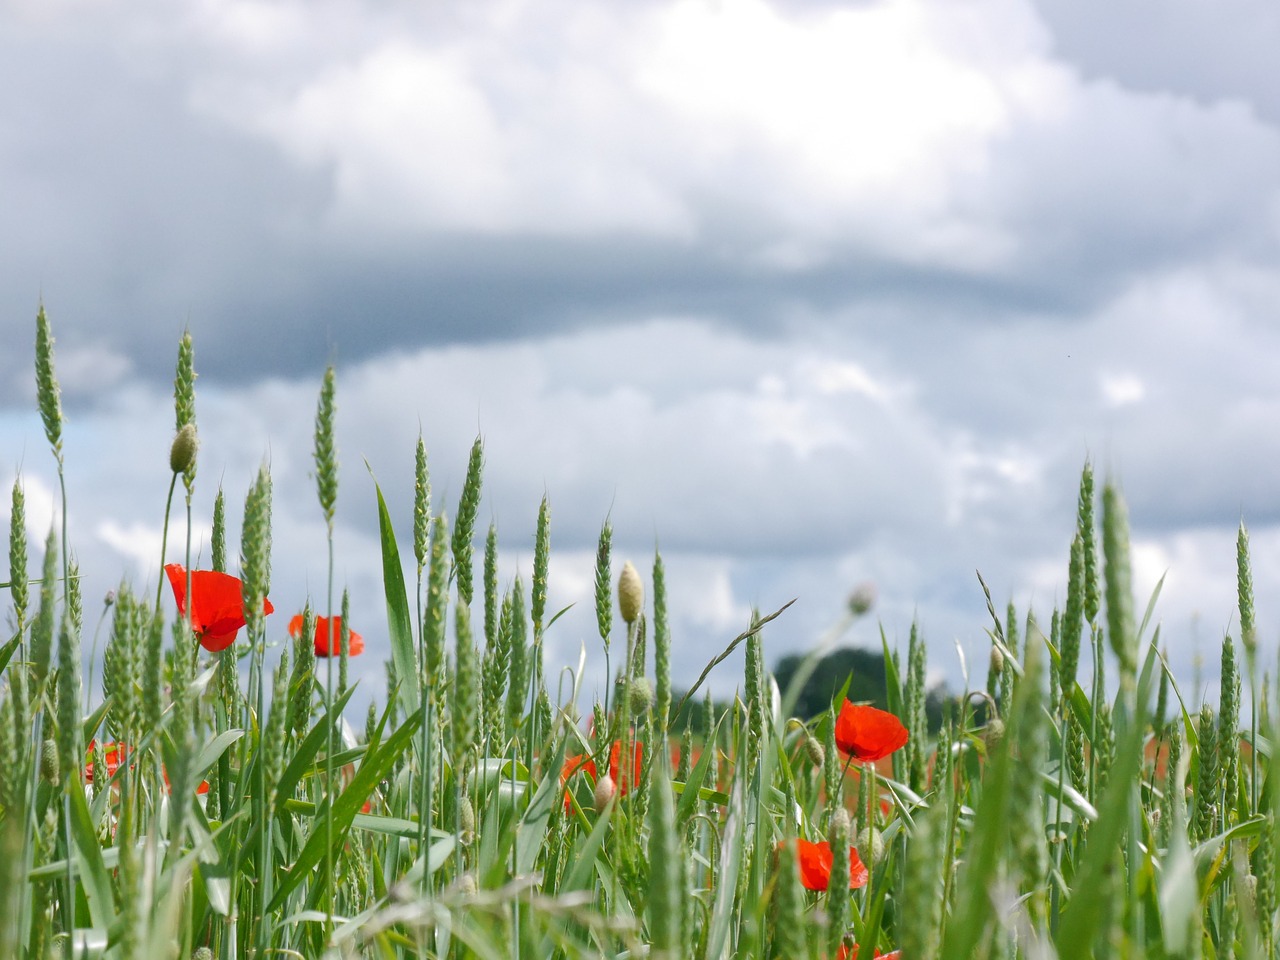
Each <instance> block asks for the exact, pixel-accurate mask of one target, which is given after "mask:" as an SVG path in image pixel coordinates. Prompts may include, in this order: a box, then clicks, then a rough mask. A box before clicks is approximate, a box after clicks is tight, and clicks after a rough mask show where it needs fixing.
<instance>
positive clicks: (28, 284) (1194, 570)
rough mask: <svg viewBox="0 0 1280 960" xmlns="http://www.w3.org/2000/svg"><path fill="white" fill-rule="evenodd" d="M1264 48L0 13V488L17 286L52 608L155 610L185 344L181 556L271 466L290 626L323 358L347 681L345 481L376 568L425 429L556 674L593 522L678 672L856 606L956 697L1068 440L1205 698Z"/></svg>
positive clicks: (1254, 36) (1266, 244)
mask: <svg viewBox="0 0 1280 960" xmlns="http://www.w3.org/2000/svg"><path fill="white" fill-rule="evenodd" d="M1277 48H1280V8H1277V7H1276V6H1275V5H1274V4H1272V3H1270V2H1269V0H1215V2H1213V3H1209V2H1207V0H1166V2H1162V3H1160V4H1155V3H1152V2H1151V0H1107V2H1102V0H854V2H843V3H837V2H826V0H774V2H767V0H718V2H716V0H655V2H646V3H631V2H625V3H624V2H610V0H602V2H598V3H592V4H582V3H578V2H567V0H537V2H530V0H526V2H520V0H471V2H468V3H465V4H449V3H441V4H422V3H418V2H401V0H378V2H372V0H305V2H303V0H182V2H177V3H175V2H171V0H129V2H127V3H126V2H124V0H38V2H37V0H0V91H3V93H0V209H3V210H4V211H5V215H4V217H3V218H2V219H0V324H3V337H4V343H5V349H4V350H3V352H0V450H2V451H3V453H2V454H0V483H3V484H5V485H6V487H7V486H9V485H10V484H12V482H13V481H14V478H15V477H18V476H20V478H21V482H22V484H23V487H24V490H25V493H26V497H27V503H28V531H29V534H30V536H31V538H32V540H33V543H34V544H39V543H41V542H42V541H43V538H44V536H45V535H46V533H47V531H48V529H49V525H50V523H51V520H52V518H53V516H54V512H55V507H54V504H55V498H54V496H53V491H54V490H55V489H56V483H57V481H56V473H55V471H54V466H53V461H52V458H51V456H50V455H49V452H48V450H47V447H46V444H45V442H44V440H43V436H42V433H41V427H40V421H39V418H38V416H37V415H36V414H35V412H34V378H33V376H32V372H31V371H32V353H33V351H32V344H33V340H34V318H35V314H36V310H37V308H38V306H39V305H40V304H41V303H43V304H44V307H45V309H46V310H47V312H48V315H49V317H50V319H51V321H52V323H53V326H54V330H55V335H56V336H57V372H58V376H59V379H60V382H61V385H62V388H63V401H64V404H65V408H66V413H67V421H68V422H67V436H66V441H65V453H66V466H67V482H68V498H69V504H70V506H69V510H68V523H69V539H70V540H71V543H72V547H73V550H74V552H75V553H76V555H77V556H78V558H79V561H80V565H81V568H82V570H83V571H84V575H85V578H86V579H85V583H86V596H87V598H88V599H87V602H86V610H87V616H86V620H87V624H86V634H89V632H90V631H92V630H95V629H96V628H97V623H98V618H99V615H100V614H101V612H102V609H103V608H102V605H101V601H100V600H99V599H98V598H99V597H101V596H102V595H103V594H105V592H106V590H107V589H109V588H111V587H112V586H114V585H116V584H117V583H118V582H119V581H120V580H121V579H122V578H125V579H128V580H130V581H131V582H133V583H134V584H135V585H137V586H139V587H140V588H142V587H148V585H149V586H150V588H154V584H155V582H156V575H157V570H158V567H159V562H158V561H159V556H160V534H161V524H162V520H163V513H164V498H165V492H166V490H167V487H168V481H169V475H168V469H167V454H168V446H169V441H170V439H171V437H172V432H173V429H174V422H173V410H172V401H171V395H172V380H173V374H174V363H175V359H176V354H177V344H178V339H179V337H180V336H181V334H182V331H183V330H184V329H187V328H189V329H190V330H191V332H192V334H193V336H194V338H195V357H196V367H197V371H198V373H199V381H198V384H197V387H198V394H197V418H198V423H199V429H200V437H201V451H200V465H199V477H198V481H197V487H196V494H195V498H194V501H193V529H194V532H195V538H196V543H197V548H196V549H197V553H198V554H201V555H202V557H203V558H204V559H205V560H206V561H207V557H208V548H207V545H205V546H203V547H202V546H200V544H201V543H202V542H206V541H202V538H207V532H208V529H209V524H210V518H211V513H212V502H213V497H214V494H215V493H216V490H217V488H218V485H219V484H221V486H222V488H223V489H224V490H225V492H226V495H227V498H228V502H229V504H230V505H231V508H230V510H229V513H230V514H231V515H232V527H233V530H232V533H233V542H234V535H235V532H236V528H238V518H239V516H240V514H241V510H242V506H241V505H242V504H243V497H244V493H245V492H246V491H247V489H248V485H249V483H250V482H251V480H252V477H253V476H254V474H255V472H256V471H257V469H258V467H259V466H260V465H261V464H262V463H264V462H267V463H269V465H270V469H271V472H272V477H273V481H274V491H275V500H274V538H273V575H272V598H273V601H274V602H275V604H276V607H277V608H278V609H282V610H285V611H292V610H297V609H300V608H301V606H302V604H303V603H304V602H305V601H306V599H307V598H308V596H310V597H311V599H312V600H313V601H314V602H317V603H321V604H323V602H324V598H323V592H324V584H325V579H326V569H327V567H326V563H325V526H324V521H323V518H322V516H321V513H320V508H319V505H318V503H317V500H316V496H315V491H314V481H313V478H312V476H311V470H312V465H311V436H312V424H313V418H314V412H315V403H316V397H317V395H318V391H319V386H320V381H321V377H322V374H323V371H324V369H325V367H326V365H327V364H329V363H333V364H335V365H336V368H337V371H338V385H337V396H338V419H337V439H338V449H339V457H340V460H341V464H342V473H341V480H340V491H339V499H338V516H337V526H336V531H335V544H336V556H337V560H336V575H337V580H338V583H339V585H340V586H343V585H345V586H346V587H347V588H349V589H350V591H351V593H352V610H353V614H352V619H353V626H354V627H355V629H356V630H357V631H359V632H361V633H363V634H364V636H365V638H366V643H367V644H368V647H369V652H370V655H368V656H366V657H365V658H364V660H363V661H362V663H361V664H360V670H359V671H358V672H359V673H360V675H361V676H362V682H363V683H364V684H365V686H366V687H367V688H368V689H369V690H370V691H371V692H372V693H374V695H377V696H379V698H381V695H380V691H379V690H378V685H379V684H380V682H381V681H380V680H379V679H378V674H379V673H380V670H381V657H380V656H379V651H380V650H381V651H384V652H385V636H386V620H385V611H384V606H383V600H382V593H381V589H382V588H381V577H380V568H379V547H378V541H377V520H376V502H375V495H374V485H373V483H374V481H373V477H376V479H377V482H378V483H380V484H381V486H382V489H383V491H384V492H385V494H386V496H387V500H388V503H389V506H390V508H391V510H392V512H393V514H394V515H395V517H396V519H397V527H398V530H399V532H400V537H401V541H402V550H403V552H404V553H405V554H406V556H411V551H410V550H409V549H408V543H409V535H410V533H409V531H410V518H411V509H412V476H413V454H414V445H415V443H416V440H417V437H418V436H419V433H420V432H421V435H422V437H423V439H424V442H425V444H426V446H427V450H428V455H429V460H430V466H431V476H432V485H433V505H434V506H435V508H436V509H444V510H446V511H447V512H448V513H449V514H450V515H451V516H452V515H454V514H455V513H456V508H457V498H458V495H459V493H460V491H461V486H462V477H463V474H464V471H465V466H466V459H467V451H468V449H469V447H470V445H471V442H472V441H473V440H474V438H475V437H476V436H477V435H481V436H483V439H484V445H485V457H486V473H485V481H484V499H483V502H482V504H481V507H480V516H479V525H480V528H481V531H483V529H484V528H486V527H487V525H488V524H489V522H490V521H492V522H494V523H496V525H497V528H498V532H499V543H500V550H501V556H502V564H501V571H502V578H503V582H504V583H506V582H509V581H510V580H511V578H513V577H515V576H517V575H520V576H522V577H523V578H524V580H525V582H527V581H528V579H529V575H530V567H531V560H532V544H533V531H534V523H535V518H536V513H537V509H538V504H539V502H540V500H541V498H542V496H543V495H544V494H545V495H546V496H547V497H548V498H549V502H550V505H551V515H552V525H551V530H552V551H553V552H552V566H551V582H550V589H551V605H552V607H553V608H555V609H559V608H560V607H563V606H567V605H569V604H574V605H575V606H574V607H573V608H572V609H571V610H570V612H569V613H568V614H567V615H566V616H565V617H563V618H562V619H561V620H560V621H559V622H557V623H556V625H555V626H554V627H553V629H552V631H551V634H550V635H549V636H548V641H547V642H548V650H547V665H548V672H549V674H551V675H553V676H554V675H556V672H557V670H558V669H559V667H560V666H561V665H563V664H575V663H576V662H577V661H578V657H579V654H580V652H581V651H585V653H586V657H587V661H588V663H589V667H588V674H589V676H597V675H598V674H599V671H600V670H601V669H602V668H601V659H602V658H601V650H600V645H599V640H598V638H597V637H596V636H595V624H594V615H593V611H592V600H591V597H592V566H593V562H594V554H595V543H596V538H597V536H598V535H599V531H600V528H601V525H602V524H603V523H604V522H605V520H606V519H608V520H609V522H610V523H611V525H612V527H613V531H614V539H613V556H614V569H615V575H616V571H617V570H618V569H620V568H621V565H622V563H623V562H624V561H625V560H628V559H630V560H632V561H633V562H635V564H636V565H637V567H639V568H640V569H641V570H643V571H646V572H647V571H648V570H649V569H650V567H651V564H652V558H653V555H654V551H655V549H660V550H661V552H662V556H663V560H664V563H665V566H666V570H667V580H668V588H669V592H670V606H671V618H672V631H673V642H674V653H673V656H674V662H675V670H676V676H677V683H680V682H681V681H682V680H683V681H685V682H687V681H688V680H689V679H692V677H693V676H695V675H696V673H697V672H698V671H700V670H701V667H702V665H703V664H705V663H706V662H707V661H708V660H710V659H711V657H712V656H714V655H715V654H716V653H718V652H719V651H720V650H721V649H722V648H723V647H724V646H725V645H726V644H727V643H728V642H729V640H731V639H732V638H733V637H734V636H735V635H736V634H737V633H738V632H739V631H741V630H742V629H743V628H744V627H745V625H746V623H747V621H748V620H749V618H750V615H751V610H752V609H753V608H758V609H759V610H760V611H761V612H769V611H772V610H774V609H776V608H777V607H779V606H781V605H782V604H784V603H786V602H787V601H789V600H791V599H793V598H794V599H795V600H796V603H795V604H794V606H792V607H791V608H790V609H789V610H788V611H787V612H786V613H785V614H784V615H783V616H782V617H781V618H780V619H779V620H778V621H776V622H775V623H774V624H771V625H770V627H769V628H768V629H767V631H766V633H765V650H766V657H767V658H768V659H769V660H770V661H771V662H776V660H777V659H778V658H779V657H781V656H783V655H785V654H787V653H792V652H798V651H804V650H807V649H810V648H812V647H813V646H814V645H815V644H817V643H818V642H819V641H820V640H821V639H823V638H824V637H827V638H830V637H831V636H832V634H833V627H834V626H835V625H837V624H839V623H841V621H842V618H843V611H844V609H845V601H846V598H847V596H848V595H849V592H850V591H851V590H852V589H854V588H855V587H856V586H857V585H859V584H864V583H871V584H874V586H875V589H876V592H877V603H876V606H875V608H874V610H873V611H872V614H871V616H869V617H867V618H864V619H862V620H859V621H857V622H856V623H855V624H854V625H853V627H852V629H851V630H849V631H846V632H844V633H842V634H840V635H839V638H840V640H841V642H852V643H858V644H863V645H871V644H878V643H879V631H880V630H883V633H884V635H885V637H886V638H887V639H888V640H889V642H890V643H891V644H902V645H905V641H906V637H907V635H908V633H909V630H910V628H911V624H912V623H913V621H914V622H916V623H918V625H919V629H920V630H921V632H922V634H923V636H925V638H926V639H927V642H928V644H929V650H930V670H931V673H932V675H933V676H934V678H935V679H937V680H939V681H943V682H946V683H947V684H948V686H949V687H950V688H951V689H952V690H953V691H954V690H959V689H961V688H963V686H964V684H965V680H964V676H965V672H966V670H967V671H969V673H970V674H971V682H972V684H973V686H975V687H977V686H980V685H981V684H982V683H983V681H984V678H985V670H986V666H985V664H986V659H985V658H986V650H987V648H988V645H989V641H988V639H987V630H988V628H989V626H990V621H989V618H988V616H987V613H986V603H985V599H984V598H983V595H982V591H981V589H980V587H979V584H978V581H977V577H976V576H975V571H980V572H981V574H982V576H983V578H984V579H985V581H986V582H987V583H988V584H989V585H990V587H991V590H992V593H993V596H994V599H995V602H996V603H997V605H998V606H999V607H1000V608H1003V606H1004V605H1005V604H1006V603H1008V602H1010V601H1012V602H1013V603H1015V604H1016V605H1017V607H1018V609H1019V611H1021V613H1022V614H1023V615H1025V613H1026V611H1028V610H1034V611H1035V613H1036V615H1037V616H1038V618H1039V619H1040V620H1041V622H1042V623H1046V624H1047V622H1048V619H1049V616H1050V613H1051V611H1052V609H1053V608H1054V606H1055V605H1060V604H1061V603H1062V600H1063V598H1064V593H1065V579H1066V565H1067V556H1068V549H1069V545H1070V540H1071V534H1072V531H1073V528H1074V515H1075V497H1076V489H1077V484H1078V480H1079V472H1080V469H1081V467H1082V465H1083V464H1084V462H1085V460H1086V459H1089V460H1090V461H1091V462H1092V463H1093V464H1094V467H1095V469H1096V470H1097V472H1098V476H1099V480H1100V482H1101V481H1102V480H1104V479H1107V478H1110V479H1111V480H1112V481H1114V482H1115V483H1117V484H1118V485H1119V486H1120V487H1121V488H1122V489H1123V491H1124V495H1125V498H1126V500H1127V503H1128V506H1129V511H1130V517H1131V522H1132V542H1133V560H1134V575H1135V592H1136V594H1137V600H1136V602H1137V605H1138V609H1139V610H1141V609H1143V607H1144V606H1145V604H1146V601H1147V598H1148V596H1149V595H1150V593H1151V591H1152V590H1153V589H1154V586H1155V584H1156V583H1157V581H1159V579H1160V578H1161V577H1162V576H1163V577H1164V587H1163V591H1162V593H1161V596H1160V598H1159V602H1158V605H1157V607H1156V610H1155V621H1156V622H1158V623H1159V625H1160V629H1161V637H1162V639H1163V641H1164V643H1165V644H1166V646H1167V648H1168V651H1169V658H1170V662H1171V664H1172V666H1173V668H1174V670H1175V671H1176V672H1177V674H1178V676H1179V677H1180V678H1182V681H1183V683H1184V685H1185V686H1186V687H1187V688H1188V693H1189V694H1190V695H1191V696H1193V697H1194V696H1196V694H1197V692H1198V689H1204V690H1205V691H1206V692H1207V694H1208V696H1209V697H1210V699H1214V698H1216V683H1213V682H1212V681H1214V680H1215V678H1216V675H1217V656H1218V652H1217V651H1218V647H1219V644H1220V642H1221V640H1222V637H1223V636H1224V634H1228V633H1231V634H1235V635H1238V625H1237V623H1236V619H1237V618H1236V615H1235V539H1236V531H1237V528H1238V526H1239V524H1240V523H1241V522H1242V521H1243V522H1244V523H1245V524H1246V525H1247V527H1248V529H1249V533H1250V537H1251V544H1252V551H1253V566H1254V577H1255V583H1256V591H1257V612H1258V625H1259V631H1260V638H1261V642H1262V644H1263V650H1264V652H1265V654H1266V656H1265V657H1264V662H1265V663H1269V662H1271V661H1270V659H1269V658H1270V657H1273V656H1274V655H1275V649H1276V645H1277V640H1280V626H1278V624H1277V616H1280V610H1278V609H1277V605H1276V604H1275V603H1274V602H1273V597H1274V595H1275V590H1274V588H1275V584H1276V583H1277V580H1278V578H1280V509H1278V508H1280V494H1278V492H1277V491H1280V483H1278V482H1277V479H1278V478H1280V431H1277V430H1276V429H1275V424H1276V423H1277V422H1280V375H1278V374H1280V326H1278V324H1277V321H1276V315H1277V308H1278V307H1280V269H1278V267H1277V264H1278V263H1280V258H1278V254H1280V68H1278V67H1277V66H1276V65H1275V57H1274V51H1275V50H1276V49H1277ZM366 464H367V467H366ZM3 499H4V500H5V501H6V503H5V504H4V505H0V512H4V513H6V514H7V512H8V507H7V498H3ZM179 558H180V554H176V553H175V552H174V550H173V549H172V548H171V550H170V553H169V555H168V559H171V560H172V559H179ZM414 572H415V571H414V570H413V569H412V568H409V569H408V576H409V579H410V582H412V579H413V576H414ZM276 619H278V620H280V621H281V622H280V623H273V621H269V622H272V623H273V627H272V629H273V631H274V633H273V636H272V639H273V641H274V640H278V639H279V638H280V637H281V636H282V635H283V632H284V626H285V624H286V623H287V618H286V617H279V618H276ZM90 642H91V637H90V636H86V643H90ZM740 677H741V671H740V663H739V662H738V661H736V660H730V661H729V662H727V663H726V664H725V665H724V666H722V667H720V668H719V669H718V670H717V672H716V673H714V674H713V675H712V684H713V688H714V689H715V690H716V691H717V692H718V693H720V694H722V695H723V694H727V693H731V692H732V691H733V690H734V689H735V688H736V687H737V686H739V684H740ZM597 686H598V683H597ZM591 695H593V694H592V693H591V691H590V690H588V691H587V693H586V696H591Z"/></svg>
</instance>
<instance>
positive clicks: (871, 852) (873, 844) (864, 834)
mask: <svg viewBox="0 0 1280 960" xmlns="http://www.w3.org/2000/svg"><path fill="white" fill-rule="evenodd" d="M858 856H859V857H861V858H862V862H863V863H865V864H866V865H867V866H869V867H874V866H875V865H876V864H877V863H879V862H880V858H881V857H883V856H884V838H883V837H881V836H880V831H879V830H877V829H875V827H867V828H866V829H864V830H861V831H859V833H858Z"/></svg>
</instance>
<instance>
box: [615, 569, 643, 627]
mask: <svg viewBox="0 0 1280 960" xmlns="http://www.w3.org/2000/svg"><path fill="white" fill-rule="evenodd" d="M643 608H644V584H643V583H642V582H641V580H640V574H639V573H638V572H637V571H636V568H635V567H634V566H632V564H631V561H630V560H628V561H627V562H626V565H625V566H623V568H622V573H621V574H619V575H618V609H619V611H621V613H622V619H623V620H625V621H626V622H627V623H635V621H636V618H637V617H638V616H640V611H641V610H642V609H643Z"/></svg>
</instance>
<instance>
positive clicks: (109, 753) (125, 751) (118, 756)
mask: <svg viewBox="0 0 1280 960" xmlns="http://www.w3.org/2000/svg"><path fill="white" fill-rule="evenodd" d="M97 745H98V741H97V740H90V741H89V750H88V753H87V756H88V759H89V762H88V763H86V764H85V765H84V781H85V783H93V782H94V780H93V751H94V748H95V747H96V746H97ZM130 750H131V748H130V746H129V745H128V744H127V743H104V744H103V745H102V762H103V764H104V765H105V766H106V768H107V775H106V777H105V778H104V780H103V782H104V783H105V782H106V781H107V780H110V779H111V778H112V777H114V776H115V775H116V771H117V770H119V769H120V762H121V760H122V759H123V760H128V759H129V752H130ZM160 772H161V773H162V774H163V775H164V785H165V786H166V787H167V786H168V785H169V773H168V771H167V770H165V769H164V768H163V767H161V768H160ZM208 792H209V782H208V781H207V780H201V781H200V786H198V787H196V793H208Z"/></svg>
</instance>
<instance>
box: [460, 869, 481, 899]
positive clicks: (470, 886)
mask: <svg viewBox="0 0 1280 960" xmlns="http://www.w3.org/2000/svg"><path fill="white" fill-rule="evenodd" d="M458 890H460V891H461V892H462V895H463V896H464V897H474V896H475V895H476V890H477V887H476V875H475V874H474V873H464V874H463V875H462V876H461V877H460V878H458Z"/></svg>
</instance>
